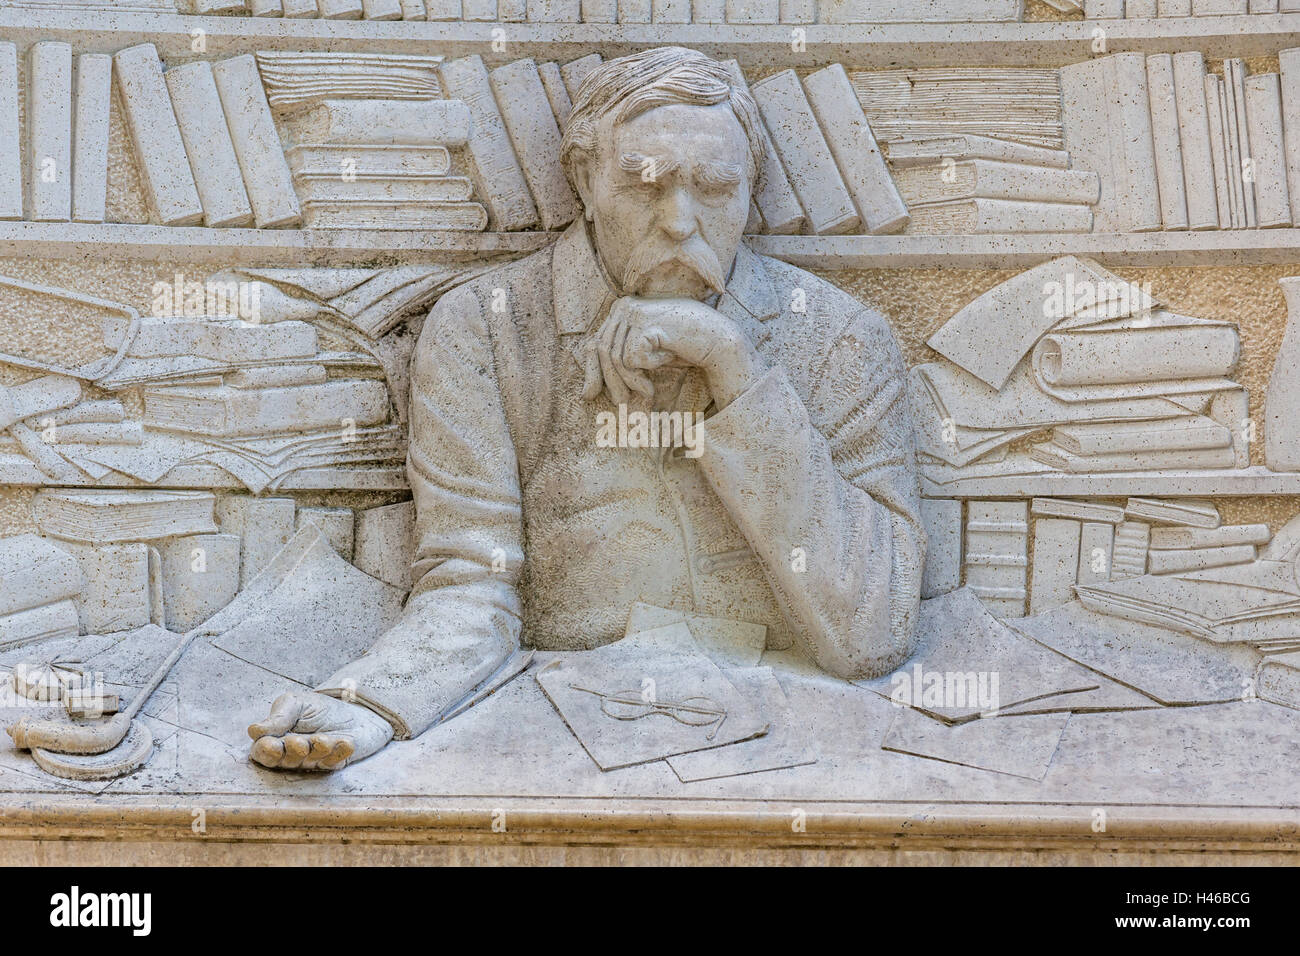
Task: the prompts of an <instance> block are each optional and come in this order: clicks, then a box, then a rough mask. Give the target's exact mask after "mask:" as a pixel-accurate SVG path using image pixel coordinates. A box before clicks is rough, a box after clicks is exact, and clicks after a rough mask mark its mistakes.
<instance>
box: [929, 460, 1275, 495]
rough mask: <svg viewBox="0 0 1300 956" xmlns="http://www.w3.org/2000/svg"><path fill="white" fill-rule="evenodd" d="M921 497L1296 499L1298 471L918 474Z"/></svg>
mask: <svg viewBox="0 0 1300 956" xmlns="http://www.w3.org/2000/svg"><path fill="white" fill-rule="evenodd" d="M921 494H922V495H923V496H924V497H926V498H1126V497H1128V496H1129V495H1139V496H1141V495H1149V496H1153V497H1158V498H1203V497H1225V498H1247V497H1254V496H1257V495H1263V496H1267V495H1300V472H1276V471H1269V470H1268V469H1267V468H1264V467H1263V466H1262V465H1255V466H1252V467H1250V468H1243V469H1223V470H1221V471H1133V472H1115V473H1111V474H1097V475H1074V474H1066V473H1065V472H1060V471H1053V472H1039V473H1035V474H1027V475H1005V476H1002V477H997V478H963V479H959V480H957V481H950V482H946V483H944V484H938V483H936V482H933V481H931V480H929V479H928V478H926V477H925V471H924V469H922V472H921Z"/></svg>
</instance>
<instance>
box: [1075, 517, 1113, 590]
mask: <svg viewBox="0 0 1300 956" xmlns="http://www.w3.org/2000/svg"><path fill="white" fill-rule="evenodd" d="M1114 546H1115V525H1113V524H1108V523H1106V522H1103V521H1085V522H1084V523H1083V526H1082V527H1081V528H1080V529H1079V567H1078V570H1077V572H1076V573H1075V582H1076V583H1078V584H1083V585H1089V584H1101V583H1102V582H1103V581H1109V580H1110V566H1111V562H1112V560H1113V555H1112V549H1113V548H1114Z"/></svg>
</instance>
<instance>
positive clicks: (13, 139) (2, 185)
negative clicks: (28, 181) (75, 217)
mask: <svg viewBox="0 0 1300 956" xmlns="http://www.w3.org/2000/svg"><path fill="white" fill-rule="evenodd" d="M21 144H22V140H21V139H20V138H19V136H18V48H17V47H16V46H14V45H13V44H12V43H8V42H0V219H21V218H23V160H22V146H21Z"/></svg>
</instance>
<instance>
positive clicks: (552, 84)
mask: <svg viewBox="0 0 1300 956" xmlns="http://www.w3.org/2000/svg"><path fill="white" fill-rule="evenodd" d="M537 76H538V77H539V78H540V79H541V81H542V89H543V90H545V91H546V99H547V102H549V103H550V104H551V115H552V116H554V117H555V125H556V126H558V127H559V128H560V131H561V133H562V132H563V131H564V125H565V124H566V123H568V122H569V114H570V113H572V112H573V101H572V100H571V99H569V91H568V90H566V89H565V88H564V77H562V76H561V75H560V65H559V64H558V63H555V62H547V63H539V64H537Z"/></svg>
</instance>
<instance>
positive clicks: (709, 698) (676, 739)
mask: <svg viewBox="0 0 1300 956" xmlns="http://www.w3.org/2000/svg"><path fill="white" fill-rule="evenodd" d="M537 683H538V684H539V685H540V686H541V688H542V690H543V692H545V694H546V696H547V697H548V698H549V699H550V701H551V704H552V705H553V706H554V707H555V709H556V711H558V712H559V714H560V716H561V717H562V718H563V719H564V722H565V723H566V724H567V725H568V726H569V729H570V730H571V731H573V735H574V736H575V737H577V738H578V740H579V742H580V743H581V744H582V746H583V747H584V748H585V749H586V751H587V753H588V754H590V755H591V759H592V760H594V761H595V762H596V764H597V765H598V766H599V767H600V768H601V769H602V770H616V769H618V768H620V767H630V766H632V765H634V764H639V763H648V762H650V761H654V760H661V759H663V758H664V757H668V756H672V755H673V754H680V753H688V752H690V751H694V750H704V749H707V748H712V747H721V746H723V745H725V744H731V743H735V742H736V741H739V740H749V739H750V738H752V737H757V736H759V735H761V734H763V733H766V731H767V722H766V721H765V720H764V718H763V715H762V712H761V710H760V708H759V706H758V705H757V704H756V703H752V702H750V701H748V700H746V698H745V697H744V696H743V695H742V694H741V693H740V692H739V691H737V689H736V688H735V687H734V686H733V685H732V683H731V682H730V681H729V680H727V678H726V676H725V675H724V674H723V672H722V670H721V669H720V668H719V667H718V665H716V664H715V663H713V661H711V660H709V658H708V657H706V656H705V655H704V654H703V653H702V652H701V651H700V648H699V645H698V644H697V643H696V642H695V639H694V638H693V637H692V636H691V632H690V630H689V629H688V628H687V626H686V625H685V624H671V625H668V626H667V627H660V628H654V629H651V630H648V631H642V632H641V633H639V634H634V635H633V636H631V637H625V638H623V639H622V640H621V641H615V642H614V643H613V644H606V645H605V646H604V647H599V648H596V649H595V650H592V651H578V652H574V653H569V654H565V655H564V656H562V657H558V658H556V659H555V660H554V661H552V662H551V663H550V664H548V665H547V666H546V667H544V668H542V669H541V670H540V671H539V672H538V673H537ZM601 695H604V696H603V697H602V696H601ZM616 700H630V701H636V702H637V703H636V704H634V705H626V704H618V703H615V701H616ZM685 708H694V711H691V710H687V709H685ZM699 710H707V711H711V712H714V713H716V719H715V720H712V721H711V722H710V723H709V724H701V725H694V726H693V725H691V724H688V723H684V722H683V721H684V720H697V721H701V722H702V721H704V720H708V719H709V718H710V716H711V714H700V713H698V712H695V711H699ZM607 711H613V712H614V713H618V714H622V715H625V716H628V717H629V719H618V718H616V717H614V716H611V715H610V713H609V712H607Z"/></svg>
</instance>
